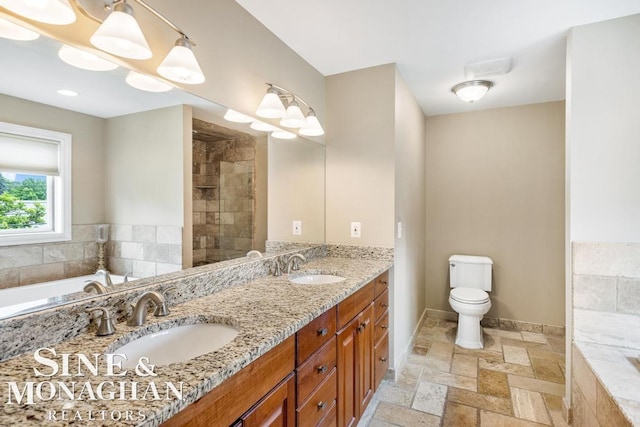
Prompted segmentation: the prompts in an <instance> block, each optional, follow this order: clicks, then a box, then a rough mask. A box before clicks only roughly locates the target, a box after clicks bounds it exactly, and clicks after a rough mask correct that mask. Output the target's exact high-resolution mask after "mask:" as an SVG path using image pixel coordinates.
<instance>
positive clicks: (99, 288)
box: [84, 280, 107, 294]
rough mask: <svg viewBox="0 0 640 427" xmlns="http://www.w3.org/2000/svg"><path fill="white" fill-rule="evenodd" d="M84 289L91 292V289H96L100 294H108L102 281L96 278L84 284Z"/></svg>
mask: <svg viewBox="0 0 640 427" xmlns="http://www.w3.org/2000/svg"><path fill="white" fill-rule="evenodd" d="M84 291H85V292H87V293H90V292H91V291H96V292H97V293H98V294H106V293H107V288H106V287H105V286H104V285H103V284H102V283H100V282H97V281H95V280H89V281H88V282H87V284H86V285H84Z"/></svg>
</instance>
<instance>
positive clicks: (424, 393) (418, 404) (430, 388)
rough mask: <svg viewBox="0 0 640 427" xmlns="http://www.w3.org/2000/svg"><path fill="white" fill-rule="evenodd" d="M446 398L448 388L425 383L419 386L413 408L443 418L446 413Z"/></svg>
mask: <svg viewBox="0 0 640 427" xmlns="http://www.w3.org/2000/svg"><path fill="white" fill-rule="evenodd" d="M446 398H447V387H445V386H443V385H440V384H435V383H432V382H427V381H423V382H421V383H420V384H418V391H417V392H416V397H415V398H414V399H413V404H412V405H411V408H412V409H415V410H418V411H422V412H426V413H428V414H433V415H436V416H438V417H441V416H442V413H443V412H444V402H445V400H446Z"/></svg>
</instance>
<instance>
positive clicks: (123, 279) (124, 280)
mask: <svg viewBox="0 0 640 427" xmlns="http://www.w3.org/2000/svg"><path fill="white" fill-rule="evenodd" d="M132 275H133V273H132V272H128V273H124V277H123V278H122V283H128V282H129V277H130V276H132Z"/></svg>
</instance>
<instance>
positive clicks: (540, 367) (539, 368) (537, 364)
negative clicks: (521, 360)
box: [531, 358, 564, 384]
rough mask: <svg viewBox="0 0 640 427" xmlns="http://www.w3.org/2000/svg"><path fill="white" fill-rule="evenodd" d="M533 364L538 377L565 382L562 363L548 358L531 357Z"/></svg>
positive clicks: (559, 382) (560, 382)
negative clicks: (561, 367)
mask: <svg viewBox="0 0 640 427" xmlns="http://www.w3.org/2000/svg"><path fill="white" fill-rule="evenodd" d="M531 366H532V367H533V372H534V373H535V374H536V378H537V379H539V380H544V381H551V382H554V383H558V384H564V373H563V372H562V369H560V364H559V363H557V362H554V361H553V360H548V359H535V358H534V359H531Z"/></svg>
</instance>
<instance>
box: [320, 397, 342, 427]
mask: <svg viewBox="0 0 640 427" xmlns="http://www.w3.org/2000/svg"><path fill="white" fill-rule="evenodd" d="M337 425H338V402H337V401H336V402H334V403H333V405H331V408H329V411H327V415H325V416H324V418H323V419H321V420H320V422H319V423H318V424H317V426H316V427H336V426H337Z"/></svg>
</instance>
